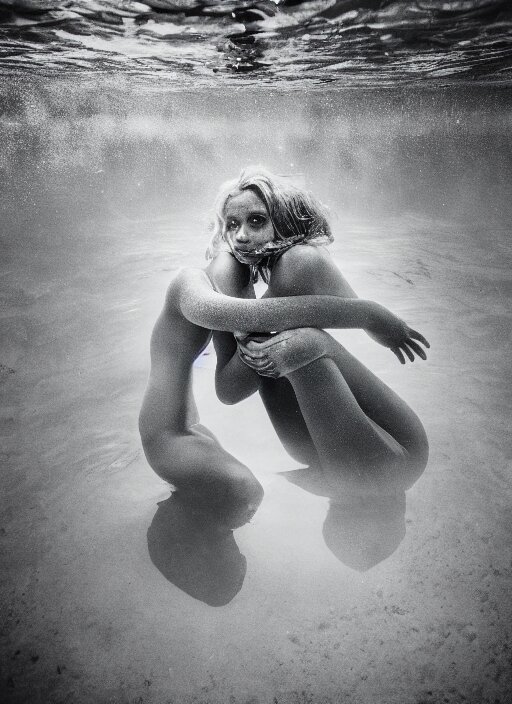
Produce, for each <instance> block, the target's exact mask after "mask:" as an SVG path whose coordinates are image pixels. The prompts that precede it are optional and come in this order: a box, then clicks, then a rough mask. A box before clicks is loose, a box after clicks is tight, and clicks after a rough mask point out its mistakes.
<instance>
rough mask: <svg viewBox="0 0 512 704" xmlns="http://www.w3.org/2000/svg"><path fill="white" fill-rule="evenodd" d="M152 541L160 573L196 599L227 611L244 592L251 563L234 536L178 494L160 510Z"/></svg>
mask: <svg viewBox="0 0 512 704" xmlns="http://www.w3.org/2000/svg"><path fill="white" fill-rule="evenodd" d="M147 538H148V549H149V555H150V557H151V560H152V562H153V564H154V565H155V567H156V568H157V569H158V570H159V571H160V572H161V573H162V574H163V575H164V577H165V578H166V579H167V580H169V582H171V583H172V584H174V585H176V586H177V587H178V588H179V589H181V590H182V591H184V592H185V593H186V594H189V595H190V596H192V597H194V599H198V600H199V601H203V602H204V603H205V604H208V605H209V606H225V605H226V604H228V603H229V602H230V601H231V600H232V599H233V598H234V597H235V596H236V595H237V594H238V592H239V591H240V589H241V588H242V584H243V582H244V578H245V573H246V570H247V562H246V559H245V557H244V556H243V555H242V553H241V552H240V550H239V549H238V546H237V544H236V542H235V538H234V537H233V532H232V531H231V530H229V529H228V528H225V527H223V526H220V525H219V522H218V521H216V520H215V519H214V518H213V517H212V516H211V515H209V514H208V513H206V512H205V511H202V510H200V509H196V508H194V507H191V506H190V505H187V504H186V503H185V502H184V501H182V500H180V498H179V495H178V494H172V495H171V496H170V497H169V498H168V499H166V500H165V501H161V502H160V503H159V504H158V509H157V512H156V513H155V515H154V517H153V521H152V522H151V525H150V526H149V528H148V533H147Z"/></svg>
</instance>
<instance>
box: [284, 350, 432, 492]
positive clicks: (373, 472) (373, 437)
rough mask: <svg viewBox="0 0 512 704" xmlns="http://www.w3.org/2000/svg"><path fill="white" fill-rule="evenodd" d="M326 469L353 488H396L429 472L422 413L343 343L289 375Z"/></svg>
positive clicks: (347, 486)
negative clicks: (412, 408)
mask: <svg viewBox="0 0 512 704" xmlns="http://www.w3.org/2000/svg"><path fill="white" fill-rule="evenodd" d="M288 378H289V380H290V382H291V384H292V386H293V390H294V392H295V395H296V398H297V402H298V404H299V407H300V410H301V412H302V415H303V418H304V420H305V422H306V425H307V427H308V430H309V434H310V436H311V438H312V440H313V443H314V445H315V448H316V450H317V452H318V455H319V458H320V463H321V465H322V468H323V469H324V470H325V471H326V472H327V473H328V474H329V476H330V477H331V478H332V479H336V478H339V479H340V480H343V484H344V486H345V487H346V488H348V489H349V490H354V491H358V490H363V491H366V490H376V491H378V492H382V491H396V490H398V489H406V488H408V487H410V486H411V485H412V484H413V483H414V482H415V481H416V479H417V478H418V476H419V475H420V474H421V472H422V471H423V469H424V467H425V464H426V459H427V456H428V445H427V441H426V435H425V432H424V430H423V427H422V425H421V423H420V421H419V420H418V418H417V416H416V415H415V414H414V413H413V411H412V410H411V409H410V408H409V407H408V406H407V404H406V403H405V402H404V401H403V400H402V399H400V398H399V397H398V396H397V395H396V394H395V393H394V392H392V391H391V389H389V388H388V387H387V386H386V385H385V384H384V383H383V382H381V381H380V380H379V379H377V377H375V376H374V375H373V374H372V373H371V372H370V371H369V370H368V369H366V367H364V365H362V364H361V363H360V362H358V360H356V359H355V358H354V357H353V356H352V355H350V353H349V352H347V351H346V350H345V349H344V348H343V347H342V346H341V345H338V346H337V348H336V354H335V358H334V359H333V358H322V359H319V360H317V361H315V362H312V363H311V364H308V365H307V366H305V367H302V368H301V369H298V370H296V371H295V372H293V373H291V374H290V375H289V376H288Z"/></svg>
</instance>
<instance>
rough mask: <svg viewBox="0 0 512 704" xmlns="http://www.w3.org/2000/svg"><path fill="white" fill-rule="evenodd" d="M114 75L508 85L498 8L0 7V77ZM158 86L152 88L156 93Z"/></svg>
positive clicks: (507, 40) (353, 4)
mask: <svg viewBox="0 0 512 704" xmlns="http://www.w3.org/2000/svg"><path fill="white" fill-rule="evenodd" d="M20 71H23V72H24V73H27V72H28V73H31V74H43V75H45V76H54V75H55V76H56V75H59V76H62V75H63V74H64V75H66V74H74V73H77V72H78V73H79V74H80V77H81V79H82V80H85V79H86V78H87V77H89V78H90V77H93V78H94V77H95V76H96V75H97V73H98V72H109V73H110V72H116V74H117V75H125V76H129V77H130V79H132V80H134V81H137V80H141V81H142V82H143V83H144V85H146V86H147V85H148V84H155V83H156V84H158V85H159V86H162V85H163V87H164V88H165V89H166V90H168V89H180V88H187V87H191V86H193V87H195V88H198V87H202V86H218V85H221V86H222V85H233V84H234V85H241V86H248V85H255V84H258V85H261V84H268V85H273V86H275V85H278V86H280V87H281V88H282V87H283V86H288V87H294V86H295V87H297V86H300V87H309V86H316V85H322V84H325V83H330V84H334V86H379V87H382V86H387V85H396V84H406V85H407V84H411V83H417V82H420V81H421V82H424V81H425V80H427V81H429V82H430V83H432V84H434V85H438V84H443V85H446V84H450V83H460V82H484V83H487V82H489V81H493V82H500V83H508V82H509V81H510V79H511V77H512V7H511V3H510V2H508V0H452V1H443V0H421V1H420V0H417V2H404V1H400V0H397V1H393V0H391V1H390V0H338V1H337V2H336V0H312V1H310V2H301V1H300V0H281V1H280V0H274V1H273V2H271V1H270V0H262V1H260V2H254V1H252V0H242V1H233V0H226V1H225V2H222V1H221V0H147V1H146V2H135V1H132V0H127V1H126V2H121V1H120V0H92V1H89V0H87V1H86V0H3V1H2V2H0V75H3V76H4V77H6V76H7V77H10V76H12V75H13V74H16V73H19V72H20ZM162 80H163V84H162Z"/></svg>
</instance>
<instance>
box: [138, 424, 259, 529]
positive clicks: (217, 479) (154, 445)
mask: <svg viewBox="0 0 512 704" xmlns="http://www.w3.org/2000/svg"><path fill="white" fill-rule="evenodd" d="M144 450H145V452H146V457H147V459H148V462H149V464H150V465H151V467H152V468H153V469H154V471H155V472H156V473H157V474H158V475H159V476H160V477H161V478H162V479H165V481H167V482H169V483H170V484H172V485H173V486H174V487H175V488H176V490H177V491H178V492H179V493H180V495H181V496H182V498H183V500H186V501H188V502H190V503H191V504H194V505H196V506H198V507H200V508H202V509H206V510H208V511H211V512H213V513H214V514H215V515H216V516H217V517H218V519H219V520H221V521H222V522H224V523H226V525H228V526H229V527H230V528H238V527H239V526H242V525H244V523H247V522H248V521H249V520H250V519H251V518H252V516H253V515H254V514H255V513H256V510H257V508H258V506H259V505H260V503H261V500H262V498H263V489H262V487H261V484H260V483H259V482H258V480H257V479H256V478H255V477H254V475H253V474H252V472H251V471H250V470H249V469H248V468H247V467H246V466H245V465H243V464H241V463H240V462H238V460H236V459H235V458H234V457H233V456H232V455H230V454H229V453H228V452H226V451H225V450H224V449H223V448H222V447H221V445H220V444H219V442H218V441H217V440H216V439H215V437H214V436H213V434H212V433H210V431H208V430H207V429H206V428H204V426H201V425H199V424H197V425H194V426H192V427H191V428H189V430H188V431H187V432H185V433H179V434H178V433H171V432H165V433H161V434H160V435H159V436H158V437H156V438H154V439H152V440H151V441H150V442H148V443H146V444H145V447H144Z"/></svg>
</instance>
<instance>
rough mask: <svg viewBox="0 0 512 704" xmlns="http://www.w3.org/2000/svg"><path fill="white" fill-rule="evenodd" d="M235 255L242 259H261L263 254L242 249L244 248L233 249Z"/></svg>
mask: <svg viewBox="0 0 512 704" xmlns="http://www.w3.org/2000/svg"><path fill="white" fill-rule="evenodd" d="M233 250H234V252H235V254H238V256H240V257H261V255H262V254H263V252H262V251H261V250H257V249H242V247H233Z"/></svg>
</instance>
